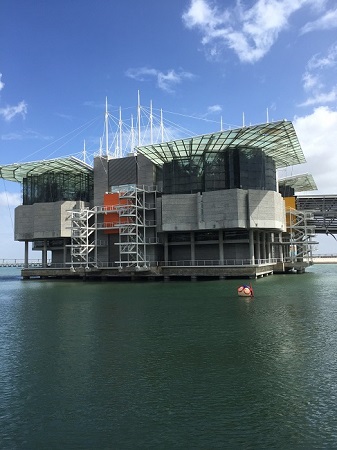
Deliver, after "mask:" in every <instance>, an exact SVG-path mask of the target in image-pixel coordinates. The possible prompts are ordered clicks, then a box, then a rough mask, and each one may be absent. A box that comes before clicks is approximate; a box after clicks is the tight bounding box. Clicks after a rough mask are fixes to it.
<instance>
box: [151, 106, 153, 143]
mask: <svg viewBox="0 0 337 450" xmlns="http://www.w3.org/2000/svg"><path fill="white" fill-rule="evenodd" d="M150 143H151V144H153V115H152V100H151V102H150Z"/></svg>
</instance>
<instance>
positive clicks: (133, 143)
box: [131, 114, 135, 153]
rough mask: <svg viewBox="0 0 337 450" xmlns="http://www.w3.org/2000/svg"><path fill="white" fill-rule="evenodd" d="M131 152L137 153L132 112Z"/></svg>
mask: <svg viewBox="0 0 337 450" xmlns="http://www.w3.org/2000/svg"><path fill="white" fill-rule="evenodd" d="M131 153H135V128H134V126H133V115H132V114H131Z"/></svg>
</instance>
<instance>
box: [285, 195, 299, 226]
mask: <svg viewBox="0 0 337 450" xmlns="http://www.w3.org/2000/svg"><path fill="white" fill-rule="evenodd" d="M284 202H285V206H286V210H287V209H289V208H291V209H296V197H284ZM289 227H290V216H288V215H287V228H289Z"/></svg>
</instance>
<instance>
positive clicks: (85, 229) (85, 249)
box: [69, 208, 95, 268]
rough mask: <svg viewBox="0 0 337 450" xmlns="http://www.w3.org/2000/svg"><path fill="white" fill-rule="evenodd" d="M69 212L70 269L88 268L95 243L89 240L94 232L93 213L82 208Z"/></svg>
mask: <svg viewBox="0 0 337 450" xmlns="http://www.w3.org/2000/svg"><path fill="white" fill-rule="evenodd" d="M69 212H70V215H71V244H70V257H71V263H70V264H71V267H74V266H81V267H83V266H84V267H86V268H89V254H90V253H91V252H92V251H93V250H94V248H95V243H94V242H93V241H92V239H91V235H92V234H93V233H94V231H95V223H94V220H93V219H92V218H93V216H94V211H93V210H90V209H89V208H84V209H78V210H71V211H69Z"/></svg>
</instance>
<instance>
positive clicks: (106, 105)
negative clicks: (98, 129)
mask: <svg viewBox="0 0 337 450" xmlns="http://www.w3.org/2000/svg"><path fill="white" fill-rule="evenodd" d="M105 155H106V156H107V157H108V156H109V113H108V97H105Z"/></svg>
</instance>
